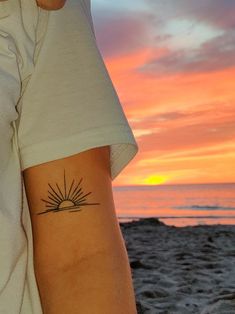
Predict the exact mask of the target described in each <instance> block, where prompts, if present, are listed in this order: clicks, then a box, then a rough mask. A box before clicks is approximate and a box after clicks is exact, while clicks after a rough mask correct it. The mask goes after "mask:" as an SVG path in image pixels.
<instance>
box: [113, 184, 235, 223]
mask: <svg viewBox="0 0 235 314" xmlns="http://www.w3.org/2000/svg"><path fill="white" fill-rule="evenodd" d="M113 193H114V202H115V208H116V213H117V216H118V220H119V222H125V221H132V220H136V219H139V218H141V217H157V218H159V219H160V220H161V221H163V222H164V223H165V224H167V225H173V226H189V225H200V224H235V183H223V184H221V183H220V184H185V185H154V186H153V185H150V186H146V185H144V186H118V187H115V186H114V187H113Z"/></svg>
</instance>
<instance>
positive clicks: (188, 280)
mask: <svg viewBox="0 0 235 314" xmlns="http://www.w3.org/2000/svg"><path fill="white" fill-rule="evenodd" d="M120 227H121V231H122V234H123V238H124V241H125V244H126V248H127V252H128V256H129V262H130V266H131V271H132V278H133V284H134V289H135V295H136V303H137V309H138V314H140V313H151V314H194V313H195V314H196V313H200V314H225V313H226V314H233V313H235V225H219V224H217V225H198V226H186V227H175V226H169V225H166V224H164V223H163V222H161V221H159V220H158V219H157V218H145V219H139V220H136V221H132V222H124V223H120Z"/></svg>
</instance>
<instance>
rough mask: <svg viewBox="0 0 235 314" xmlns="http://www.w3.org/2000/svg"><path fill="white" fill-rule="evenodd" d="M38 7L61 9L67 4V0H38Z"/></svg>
mask: <svg viewBox="0 0 235 314" xmlns="http://www.w3.org/2000/svg"><path fill="white" fill-rule="evenodd" d="M36 2H37V5H38V7H40V8H42V9H44V10H49V11H51V10H59V9H62V8H63V6H64V5H65V2H66V0H36Z"/></svg>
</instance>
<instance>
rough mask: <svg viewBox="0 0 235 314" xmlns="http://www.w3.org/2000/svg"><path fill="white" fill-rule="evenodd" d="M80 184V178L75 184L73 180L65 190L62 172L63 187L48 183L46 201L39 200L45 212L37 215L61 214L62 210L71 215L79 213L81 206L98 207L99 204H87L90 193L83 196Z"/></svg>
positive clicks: (65, 184) (65, 185)
mask: <svg viewBox="0 0 235 314" xmlns="http://www.w3.org/2000/svg"><path fill="white" fill-rule="evenodd" d="M81 182H82V178H81V179H80V181H79V182H78V183H75V180H73V181H72V183H71V184H70V186H69V188H67V183H66V178H65V170H64V186H63V187H59V185H58V184H57V183H56V187H53V186H52V185H51V184H50V183H48V186H49V189H48V191H47V192H48V195H47V200H45V199H41V200H42V201H43V202H44V203H45V204H46V205H45V206H46V209H45V211H43V212H40V213H38V215H41V214H46V213H49V212H61V211H64V210H68V211H69V212H70V213H71V212H76V211H80V210H81V207H82V206H87V205H100V203H87V199H86V198H87V196H88V195H90V194H91V192H88V193H86V194H84V192H83V190H82V187H81Z"/></svg>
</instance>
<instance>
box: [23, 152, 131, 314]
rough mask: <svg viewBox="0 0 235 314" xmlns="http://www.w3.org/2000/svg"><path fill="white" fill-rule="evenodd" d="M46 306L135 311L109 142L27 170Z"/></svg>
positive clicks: (51, 312)
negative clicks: (116, 201)
mask: <svg viewBox="0 0 235 314" xmlns="http://www.w3.org/2000/svg"><path fill="white" fill-rule="evenodd" d="M24 180H25V185H26V193H27V198H28V201H29V207H30V215H31V221H32V227H33V239H34V267H35V274H36V278H37V283H38V287H39V292H40V297H41V302H42V306H43V311H44V314H64V313H70V314H75V313H76V314H77V313H83V314H90V313H96V314H104V313H112V314H121V313H123V314H136V307H135V297H134V290H133V286H132V278H131V271H130V267H129V261H128V256H127V252H126V247H125V244H124V240H123V237H122V234H121V231H120V227H119V224H118V221H117V218H116V214H115V208H114V203H113V195H112V185H111V178H110V169H109V146H106V147H101V148H95V149H91V150H88V151H85V152H82V153H79V154H77V155H74V156H71V157H68V158H64V159H60V160H56V161H53V162H49V163H45V164H41V165H38V166H35V167H31V168H28V169H26V170H25V171H24Z"/></svg>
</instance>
